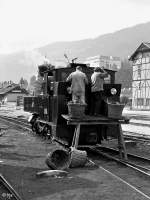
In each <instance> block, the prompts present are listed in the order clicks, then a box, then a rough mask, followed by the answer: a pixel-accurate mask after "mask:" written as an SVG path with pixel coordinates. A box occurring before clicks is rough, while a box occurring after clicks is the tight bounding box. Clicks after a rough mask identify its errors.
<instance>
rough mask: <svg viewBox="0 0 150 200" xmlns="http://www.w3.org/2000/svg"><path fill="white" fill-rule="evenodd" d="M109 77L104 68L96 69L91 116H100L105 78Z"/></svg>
mask: <svg viewBox="0 0 150 200" xmlns="http://www.w3.org/2000/svg"><path fill="white" fill-rule="evenodd" d="M107 76H108V74H107V72H106V71H105V70H104V68H103V67H102V68H100V67H96V68H94V73H93V74H92V76H91V111H90V114H91V115H99V114H100V109H101V104H102V95H103V84H104V78H105V77H107Z"/></svg>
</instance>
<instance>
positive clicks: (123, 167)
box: [0, 116, 150, 199]
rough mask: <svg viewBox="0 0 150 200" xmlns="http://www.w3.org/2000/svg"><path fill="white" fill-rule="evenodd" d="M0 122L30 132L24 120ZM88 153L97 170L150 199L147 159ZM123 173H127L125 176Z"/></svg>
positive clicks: (107, 151) (113, 151)
mask: <svg viewBox="0 0 150 200" xmlns="http://www.w3.org/2000/svg"><path fill="white" fill-rule="evenodd" d="M0 120H3V121H5V122H7V123H8V122H9V123H10V124H11V125H13V126H16V127H19V128H22V129H24V130H28V131H31V127H30V125H29V124H28V122H27V121H26V120H22V119H21V120H20V119H17V118H12V117H6V116H0ZM89 151H90V154H91V152H92V156H91V155H90V156H89V157H90V158H91V159H92V160H93V161H94V163H96V165H97V166H98V167H99V168H101V169H102V170H104V171H106V172H107V173H109V174H111V175H112V176H114V177H115V178H117V179H118V180H120V181H122V182H124V183H125V184H126V185H128V186H129V187H131V188H132V189H134V190H135V191H136V192H138V193H140V194H141V195H142V196H144V197H145V198H146V199H150V191H149V187H144V186H145V185H149V182H150V179H149V178H150V169H149V167H150V160H149V159H147V158H144V157H140V156H137V155H133V154H129V153H128V161H126V160H120V159H119V157H118V154H119V153H118V151H117V150H116V149H112V148H108V147H102V146H97V147H88V152H89ZM93 155H94V156H93ZM129 169H130V170H129ZM125 171H128V172H129V173H128V174H127V173H125ZM139 174H140V175H139ZM141 175H142V176H141ZM139 183H140V184H139Z"/></svg>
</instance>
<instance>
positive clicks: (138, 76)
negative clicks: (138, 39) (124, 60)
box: [129, 42, 150, 110]
mask: <svg viewBox="0 0 150 200" xmlns="http://www.w3.org/2000/svg"><path fill="white" fill-rule="evenodd" d="M129 60H130V61H132V67H133V80H132V108H133V109H144V110H150V43H147V42H144V43H142V44H140V46H139V47H138V48H137V49H136V50H135V52H134V53H133V54H132V55H131V57H130V58H129Z"/></svg>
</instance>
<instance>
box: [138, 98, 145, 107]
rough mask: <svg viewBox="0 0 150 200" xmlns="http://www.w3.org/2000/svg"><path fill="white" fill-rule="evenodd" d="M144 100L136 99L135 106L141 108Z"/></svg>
mask: <svg viewBox="0 0 150 200" xmlns="http://www.w3.org/2000/svg"><path fill="white" fill-rule="evenodd" d="M143 103H144V99H143V98H138V99H137V106H143Z"/></svg>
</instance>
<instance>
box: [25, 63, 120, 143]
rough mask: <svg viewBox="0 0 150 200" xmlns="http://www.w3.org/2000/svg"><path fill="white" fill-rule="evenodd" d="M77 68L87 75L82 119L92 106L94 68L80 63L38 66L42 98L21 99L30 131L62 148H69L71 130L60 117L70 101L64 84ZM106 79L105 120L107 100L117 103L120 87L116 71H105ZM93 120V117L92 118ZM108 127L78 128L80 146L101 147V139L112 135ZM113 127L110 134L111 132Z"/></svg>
mask: <svg viewBox="0 0 150 200" xmlns="http://www.w3.org/2000/svg"><path fill="white" fill-rule="evenodd" d="M77 66H81V67H82V71H83V72H84V73H85V74H86V75H87V77H88V80H89V84H88V85H87V86H86V90H85V97H86V103H87V107H86V110H85V115H86V116H88V115H89V111H90V107H91V102H90V95H91V82H90V81H91V75H92V73H93V68H92V67H89V66H87V65H86V64H83V63H70V64H69V65H68V66H67V67H65V68H55V67H53V66H52V65H48V64H43V65H40V66H38V73H39V75H40V76H41V77H42V78H43V84H42V93H43V94H42V95H39V96H32V97H30V96H28V97H24V110H25V111H28V112H31V113H32V116H31V118H30V119H29V122H30V123H31V125H32V130H33V131H35V132H36V133H37V134H39V135H42V136H44V137H48V138H50V139H52V138H53V139H55V140H57V141H58V142H60V143H63V144H64V145H67V146H70V145H71V142H72V139H73V134H74V129H75V127H74V126H72V125H68V124H67V123H66V121H65V120H64V118H63V117H62V114H66V115H67V114H68V107H67V104H68V102H69V101H70V100H71V94H69V93H68V90H67V88H68V87H69V86H70V85H69V84H70V83H68V82H66V81H65V80H66V78H67V77H68V76H69V74H70V73H71V72H73V71H75V68H76V67H77ZM105 70H106V71H107V73H108V77H107V79H106V80H105V84H104V93H103V106H102V110H101V114H102V115H103V116H106V117H107V112H108V110H107V109H108V108H107V105H106V100H113V101H114V102H119V100H120V92H121V84H116V83H115V73H116V71H113V70H109V69H105ZM93 117H94V116H93ZM110 130H111V125H107V124H106V125H95V126H93V125H90V124H89V125H88V126H87V125H86V126H84V125H83V126H82V127H81V134H80V138H79V144H81V145H82V144H84V145H86V144H87V145H88V144H90V145H92V144H93V145H94V144H96V143H101V141H102V140H103V139H106V138H107V135H109V134H110V133H111V132H112V131H110ZM114 130H115V129H114V126H113V132H114Z"/></svg>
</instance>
